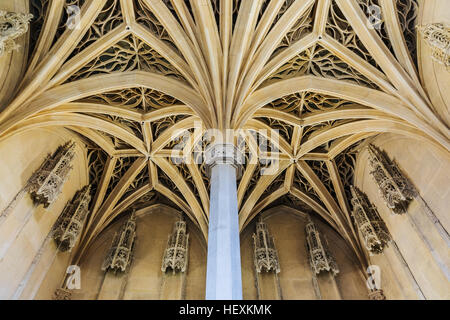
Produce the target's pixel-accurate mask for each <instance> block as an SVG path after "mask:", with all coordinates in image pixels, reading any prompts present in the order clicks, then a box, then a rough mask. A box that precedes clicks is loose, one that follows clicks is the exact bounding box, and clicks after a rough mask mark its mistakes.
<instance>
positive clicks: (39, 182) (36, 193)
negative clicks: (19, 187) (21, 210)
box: [26, 142, 75, 208]
mask: <svg viewBox="0 0 450 320" xmlns="http://www.w3.org/2000/svg"><path fill="white" fill-rule="evenodd" d="M74 157H75V142H67V143H66V144H64V145H63V146H60V147H58V149H57V150H56V151H55V153H54V154H53V155H48V156H47V158H46V160H45V161H44V163H43V164H42V165H41V167H40V168H39V169H38V170H37V171H36V172H35V173H34V174H33V175H32V176H31V178H30V180H29V181H28V184H27V187H26V188H27V190H28V192H29V193H30V195H31V198H32V199H33V201H34V202H35V203H37V204H43V205H44V207H45V208H47V207H48V206H49V205H50V204H52V203H53V202H54V201H55V200H56V198H57V197H58V195H59V194H60V193H61V190H62V187H63V185H64V183H65V182H66V180H67V179H68V177H69V173H70V171H71V170H72V166H71V162H72V161H73V159H74Z"/></svg>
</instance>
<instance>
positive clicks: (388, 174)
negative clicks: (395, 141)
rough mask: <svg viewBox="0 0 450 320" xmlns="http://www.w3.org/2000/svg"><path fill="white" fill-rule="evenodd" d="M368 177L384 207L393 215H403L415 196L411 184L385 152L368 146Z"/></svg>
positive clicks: (415, 193) (414, 190)
mask: <svg viewBox="0 0 450 320" xmlns="http://www.w3.org/2000/svg"><path fill="white" fill-rule="evenodd" d="M368 149H369V163H370V166H371V168H372V171H370V175H371V176H372V178H373V179H374V181H375V183H376V184H377V186H378V190H379V192H380V194H381V196H382V197H383V199H384V202H385V203H386V205H387V206H388V207H389V208H390V209H391V210H392V211H393V212H395V213H398V214H401V213H405V212H406V210H407V207H408V204H409V202H410V201H411V200H412V199H414V197H416V195H417V191H416V189H415V188H414V186H413V185H412V183H411V182H410V181H409V180H408V179H407V178H406V177H405V176H404V175H403V173H402V172H401V170H400V169H399V167H398V165H397V164H396V163H395V162H394V161H391V160H390V159H389V158H388V156H387V155H386V153H385V152H383V151H381V150H380V149H378V148H377V147H375V146H374V145H372V144H370V145H369V148H368Z"/></svg>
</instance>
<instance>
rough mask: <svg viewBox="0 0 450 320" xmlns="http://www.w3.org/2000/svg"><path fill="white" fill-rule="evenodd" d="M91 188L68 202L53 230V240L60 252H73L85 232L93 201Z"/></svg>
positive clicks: (80, 191)
mask: <svg viewBox="0 0 450 320" xmlns="http://www.w3.org/2000/svg"><path fill="white" fill-rule="evenodd" d="M90 192H91V186H85V187H84V188H83V189H81V190H79V191H78V192H77V193H76V194H75V196H74V197H73V199H72V201H70V202H68V203H67V204H66V206H65V208H64V210H63V212H62V213H61V215H60V216H59V218H58V220H57V221H56V224H55V226H54V229H53V239H54V240H55V241H56V243H57V244H58V248H59V250H60V251H67V250H71V249H72V248H73V247H74V246H75V243H76V242H77V239H78V236H79V235H80V233H81V231H82V230H83V226H84V222H85V221H86V217H87V215H88V212H89V203H90V201H91V195H90Z"/></svg>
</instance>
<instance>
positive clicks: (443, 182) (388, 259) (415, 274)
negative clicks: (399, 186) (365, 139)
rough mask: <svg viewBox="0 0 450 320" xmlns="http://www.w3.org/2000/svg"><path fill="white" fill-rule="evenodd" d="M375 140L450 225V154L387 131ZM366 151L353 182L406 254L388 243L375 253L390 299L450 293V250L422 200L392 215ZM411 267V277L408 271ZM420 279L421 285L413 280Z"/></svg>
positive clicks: (373, 260)
mask: <svg viewBox="0 0 450 320" xmlns="http://www.w3.org/2000/svg"><path fill="white" fill-rule="evenodd" d="M372 143H373V144H374V145H376V146H377V147H379V148H381V149H383V150H385V151H386V153H387V154H388V156H389V157H390V159H391V160H392V159H393V160H395V161H396V162H397V163H398V164H399V167H400V168H401V169H402V171H403V172H404V173H405V174H406V175H407V176H408V177H409V179H410V180H411V181H412V182H413V184H414V185H415V186H416V188H417V189H418V191H419V193H420V195H421V197H422V198H423V199H424V201H425V203H426V204H427V205H428V206H429V207H430V209H431V211H432V212H433V213H434V214H435V216H436V217H437V218H438V219H439V221H440V222H441V224H442V225H443V227H444V228H445V229H446V230H449V227H450V216H449V214H448V212H449V211H448V208H449V207H450V200H449V199H450V198H449V195H450V186H449V183H448V182H449V181H450V155H449V154H448V152H446V151H443V150H441V149H437V148H436V147H434V146H432V145H429V144H426V143H423V142H421V141H417V140H414V139H412V138H409V137H406V136H399V135H394V134H383V135H380V136H378V137H377V138H375V139H374V140H373V141H372ZM367 159H368V152H367V150H366V149H363V150H362V152H361V153H360V154H359V156H358V159H357V165H356V170H355V175H356V181H355V184H356V185H357V186H358V187H359V188H360V189H361V190H363V191H364V192H365V193H366V194H367V196H368V197H369V199H370V201H371V202H372V203H374V204H375V205H376V207H377V208H378V211H379V213H380V215H381V217H382V218H383V220H384V221H385V222H386V224H387V227H388V229H389V231H390V233H391V235H392V237H393V239H394V241H395V242H396V243H397V246H398V248H399V251H400V254H401V255H402V256H403V258H404V260H405V262H406V264H405V263H402V258H401V257H400V256H399V255H398V254H397V253H396V251H395V250H394V249H395V248H394V247H393V246H392V245H390V247H389V248H388V249H387V250H386V251H385V252H384V254H382V255H375V256H371V257H370V259H371V263H372V264H375V265H379V266H380V268H381V280H382V283H381V286H382V288H383V289H384V291H385V295H386V297H387V298H388V299H419V298H420V297H421V292H422V294H423V296H424V297H425V298H426V299H448V298H449V297H450V285H449V283H450V282H449V280H450V279H449V272H448V267H449V266H450V250H449V246H448V244H447V243H446V242H445V240H444V239H443V238H442V236H440V234H439V232H438V229H437V228H436V227H435V225H434V224H433V223H432V222H431V220H430V219H429V218H428V216H427V214H426V211H425V210H426V208H425V207H424V205H423V204H421V202H420V201H417V200H413V201H412V202H411V203H410V205H409V208H408V212H407V213H406V214H403V215H397V214H393V213H392V212H391V211H390V210H389V209H388V208H387V206H386V205H385V203H384V202H383V200H382V198H381V196H380V194H379V192H378V187H377V186H376V184H375V182H374V181H373V179H372V177H370V175H369V171H370V167H369V166H368V160H367ZM408 268H409V269H410V270H411V273H412V277H411V276H408ZM413 278H414V279H413ZM415 283H417V285H416V284H415Z"/></svg>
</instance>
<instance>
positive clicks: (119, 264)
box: [102, 211, 136, 272]
mask: <svg viewBox="0 0 450 320" xmlns="http://www.w3.org/2000/svg"><path fill="white" fill-rule="evenodd" d="M135 239H136V216H135V211H133V213H132V214H131V216H130V218H129V219H128V220H127V221H126V222H125V223H124V224H123V225H122V227H121V229H120V231H119V232H116V234H115V235H114V239H113V241H112V244H111V248H110V249H109V251H108V253H107V255H106V257H105V260H104V261H103V265H102V270H103V271H106V270H108V269H109V270H113V271H114V272H117V271H120V272H125V270H126V269H127V268H128V267H129V266H130V263H131V258H132V253H133V248H134V241H135Z"/></svg>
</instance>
